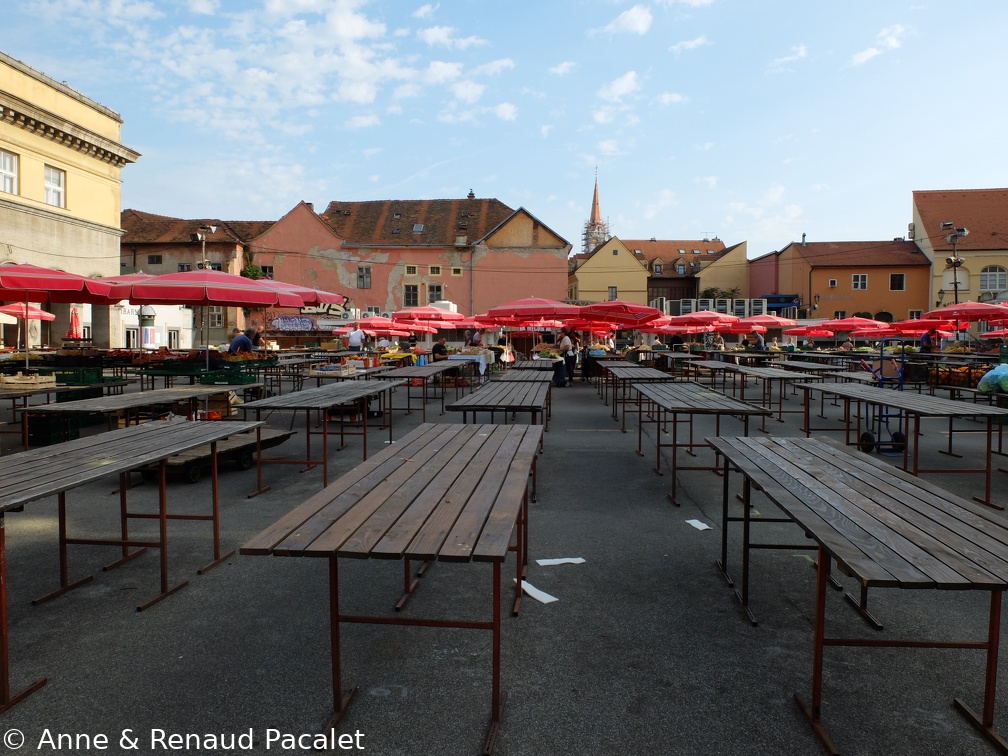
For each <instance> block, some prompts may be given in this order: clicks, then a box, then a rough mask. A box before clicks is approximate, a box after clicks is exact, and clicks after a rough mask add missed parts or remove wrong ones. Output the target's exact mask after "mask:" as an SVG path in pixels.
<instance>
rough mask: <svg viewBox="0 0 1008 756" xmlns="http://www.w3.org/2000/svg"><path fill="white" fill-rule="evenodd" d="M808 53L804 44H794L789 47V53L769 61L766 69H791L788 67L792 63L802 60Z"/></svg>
mask: <svg viewBox="0 0 1008 756" xmlns="http://www.w3.org/2000/svg"><path fill="white" fill-rule="evenodd" d="M807 55H808V48H807V47H805V45H796V46H794V47H792V48H791V54H790V55H785V56H783V57H780V58H775V59H774V60H772V61H770V65H769V66H767V71H769V72H770V73H782V72H784V71H790V70H792V69H791V68H790V66H791V64H792V63H796V62H798V61H799V60H802V59H803V58H805V57H806V56H807Z"/></svg>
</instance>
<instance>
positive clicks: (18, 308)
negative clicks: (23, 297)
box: [0, 302, 56, 370]
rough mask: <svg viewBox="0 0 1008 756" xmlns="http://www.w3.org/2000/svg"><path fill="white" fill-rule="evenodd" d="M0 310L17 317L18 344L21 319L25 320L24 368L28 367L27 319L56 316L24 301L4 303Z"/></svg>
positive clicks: (53, 317)
mask: <svg viewBox="0 0 1008 756" xmlns="http://www.w3.org/2000/svg"><path fill="white" fill-rule="evenodd" d="M0 312H2V313H3V314H4V315H11V316H13V317H15V318H17V319H18V334H17V339H16V341H17V342H18V343H19V344H20V342H21V321H22V320H23V321H25V324H24V334H25V345H24V348H25V370H27V369H28V321H29V320H56V316H55V315H53V314H52V313H51V312H46V311H45V310H40V309H39V308H38V307H32V306H31V305H29V304H26V303H24V302H15V303H14V304H9V305H4V306H3V307H0Z"/></svg>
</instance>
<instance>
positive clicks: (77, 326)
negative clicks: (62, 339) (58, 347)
mask: <svg viewBox="0 0 1008 756" xmlns="http://www.w3.org/2000/svg"><path fill="white" fill-rule="evenodd" d="M83 337H84V329H83V328H81V322H80V313H79V312H78V311H77V308H76V307H71V308H70V327H69V328H67V332H66V338H68V339H81V338H83Z"/></svg>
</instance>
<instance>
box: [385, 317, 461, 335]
mask: <svg viewBox="0 0 1008 756" xmlns="http://www.w3.org/2000/svg"><path fill="white" fill-rule="evenodd" d="M394 322H395V324H396V327H397V328H406V329H408V330H409V331H412V332H413V333H437V332H438V330H439V328H440V327H441V324H440V323H438V322H435V321H433V320H396V321H394ZM445 327H447V328H451V327H452V326H450V325H449V326H445Z"/></svg>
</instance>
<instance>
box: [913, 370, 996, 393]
mask: <svg viewBox="0 0 1008 756" xmlns="http://www.w3.org/2000/svg"><path fill="white" fill-rule="evenodd" d="M989 370H990V367H989V366H987V365H959V366H957V367H952V366H951V365H936V366H934V367H932V368H931V370H930V372H929V373H928V383H929V384H931V385H933V386H962V387H966V388H972V387H975V386H976V385H977V383H979V382H980V379H981V378H983V377H984V375H986V374H987V372H988V371H989Z"/></svg>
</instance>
